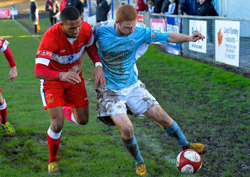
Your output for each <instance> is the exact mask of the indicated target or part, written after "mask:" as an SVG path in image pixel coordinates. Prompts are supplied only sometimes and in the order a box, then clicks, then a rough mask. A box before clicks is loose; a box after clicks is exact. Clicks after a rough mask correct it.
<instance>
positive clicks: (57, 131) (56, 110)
mask: <svg viewBox="0 0 250 177" xmlns="http://www.w3.org/2000/svg"><path fill="white" fill-rule="evenodd" d="M47 111H48V113H49V115H50V120H51V125H50V127H49V129H48V131H47V141H48V148H49V162H48V163H49V166H48V173H49V174H58V173H59V165H58V158H57V153H58V150H59V144H60V139H61V133H62V128H63V124H64V117H63V111H62V107H61V106H58V107H52V108H48V109H47Z"/></svg>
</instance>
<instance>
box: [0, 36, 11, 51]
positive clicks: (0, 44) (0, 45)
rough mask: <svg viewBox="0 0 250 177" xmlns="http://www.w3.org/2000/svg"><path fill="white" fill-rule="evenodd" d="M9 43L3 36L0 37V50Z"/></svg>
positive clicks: (4, 48)
mask: <svg viewBox="0 0 250 177" xmlns="http://www.w3.org/2000/svg"><path fill="white" fill-rule="evenodd" d="M8 45H9V42H8V41H7V40H5V39H3V38H0V51H1V52H4V51H5V50H6V49H7V47H8Z"/></svg>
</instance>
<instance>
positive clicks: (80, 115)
mask: <svg viewBox="0 0 250 177" xmlns="http://www.w3.org/2000/svg"><path fill="white" fill-rule="evenodd" d="M72 112H73V114H72V119H73V121H75V122H76V123H77V124H79V125H86V124H87V123H88V121H89V107H88V106H85V107H81V108H72Z"/></svg>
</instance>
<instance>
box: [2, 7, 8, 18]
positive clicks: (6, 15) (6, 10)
mask: <svg viewBox="0 0 250 177" xmlns="http://www.w3.org/2000/svg"><path fill="white" fill-rule="evenodd" d="M0 18H10V9H0Z"/></svg>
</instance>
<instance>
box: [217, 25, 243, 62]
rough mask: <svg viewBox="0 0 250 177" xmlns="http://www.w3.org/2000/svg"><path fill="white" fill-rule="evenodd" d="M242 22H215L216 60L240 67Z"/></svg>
mask: <svg viewBox="0 0 250 177" xmlns="http://www.w3.org/2000/svg"><path fill="white" fill-rule="evenodd" d="M239 46H240V22H237V21H224V20H215V60H216V61H218V62H221V63H225V64H229V65H232V66H239Z"/></svg>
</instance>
